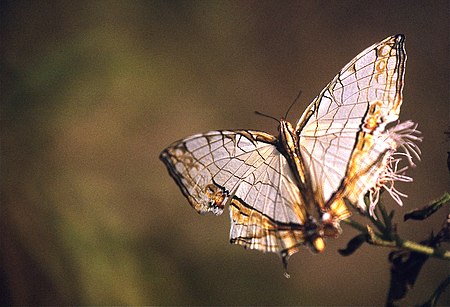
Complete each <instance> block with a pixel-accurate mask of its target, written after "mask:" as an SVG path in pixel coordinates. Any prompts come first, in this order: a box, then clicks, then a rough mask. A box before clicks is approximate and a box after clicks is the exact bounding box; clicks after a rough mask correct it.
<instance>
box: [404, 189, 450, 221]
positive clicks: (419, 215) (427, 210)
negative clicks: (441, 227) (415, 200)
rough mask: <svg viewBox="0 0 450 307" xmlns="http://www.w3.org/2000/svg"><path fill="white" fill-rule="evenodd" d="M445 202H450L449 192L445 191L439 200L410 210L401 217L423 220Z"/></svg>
mask: <svg viewBox="0 0 450 307" xmlns="http://www.w3.org/2000/svg"><path fill="white" fill-rule="evenodd" d="M445 204H450V194H448V193H445V194H444V195H443V196H442V197H441V198H440V199H439V200H437V201H435V202H433V203H432V204H430V205H427V206H425V207H423V208H420V209H415V210H412V211H410V212H408V213H406V214H405V216H404V217H403V219H404V220H405V221H407V220H410V219H411V220H424V219H426V218H427V217H429V216H430V215H432V214H433V213H435V212H436V211H437V210H439V208H441V207H442V206H443V205H445Z"/></svg>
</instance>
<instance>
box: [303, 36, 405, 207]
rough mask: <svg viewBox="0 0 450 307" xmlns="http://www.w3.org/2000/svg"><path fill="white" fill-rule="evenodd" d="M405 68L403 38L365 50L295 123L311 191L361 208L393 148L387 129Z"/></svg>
mask: <svg viewBox="0 0 450 307" xmlns="http://www.w3.org/2000/svg"><path fill="white" fill-rule="evenodd" d="M405 63H406V52H405V49H404V37H403V35H396V36H391V37H388V38H386V39H385V40H383V41H382V42H380V43H377V44H374V45H373V46H371V47H369V48H367V49H366V50H364V51H363V52H362V53H360V54H359V55H358V56H356V57H355V58H354V59H353V60H352V61H351V62H350V63H348V64H347V65H346V66H345V67H344V68H343V69H342V70H341V71H340V72H339V74H338V75H336V76H335V77H334V79H333V80H332V81H331V82H330V83H329V84H328V85H327V86H326V87H325V88H324V89H323V90H322V92H321V93H320V95H319V96H317V97H316V98H315V99H314V101H313V102H312V103H311V104H310V106H309V107H308V108H307V110H306V111H305V113H304V114H303V115H302V117H301V119H300V120H299V122H298V124H297V129H296V130H297V133H298V134H299V138H300V140H299V146H300V150H301V154H302V158H303V159H304V161H305V164H306V165H307V167H308V168H309V170H310V172H311V175H312V181H313V187H314V188H315V190H316V192H317V193H321V194H322V196H323V201H324V202H327V201H329V200H330V199H331V198H332V197H333V196H335V193H338V194H339V193H340V194H341V196H342V197H345V198H347V199H348V200H350V201H351V202H352V203H354V204H356V205H357V206H359V207H361V209H365V206H364V203H363V201H362V198H363V196H364V194H365V193H366V192H367V191H368V190H369V189H370V188H371V187H372V186H374V185H375V184H376V180H377V178H378V176H379V174H380V172H382V167H383V165H385V164H386V163H387V161H386V159H387V153H388V151H389V150H391V149H393V147H394V146H395V144H393V142H392V141H391V140H390V139H389V136H388V135H387V134H386V131H385V127H386V125H387V124H388V123H391V122H393V121H395V120H397V119H398V116H399V112H400V106H401V103H402V90H403V78H404V71H405Z"/></svg>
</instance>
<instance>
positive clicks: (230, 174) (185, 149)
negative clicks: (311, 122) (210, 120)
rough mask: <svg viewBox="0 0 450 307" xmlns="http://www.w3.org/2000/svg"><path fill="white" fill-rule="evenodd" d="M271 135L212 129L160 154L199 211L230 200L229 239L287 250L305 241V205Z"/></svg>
mask: <svg viewBox="0 0 450 307" xmlns="http://www.w3.org/2000/svg"><path fill="white" fill-rule="evenodd" d="M275 142H276V139H275V137H273V136H271V135H269V134H266V133H262V132H257V131H244V130H242V131H212V132H208V133H206V134H198V135H194V136H192V137H189V138H187V139H184V140H181V141H179V142H176V143H174V144H172V145H171V146H169V147H168V148H166V149H165V150H164V151H163V152H162V153H161V156H160V158H161V160H162V161H163V162H164V163H165V164H166V166H167V168H168V170H169V172H170V174H171V176H172V177H173V178H174V179H175V181H176V182H177V184H178V185H179V187H180V189H181V191H182V192H183V194H184V195H185V196H186V198H187V199H188V200H189V203H190V204H191V205H192V207H193V208H194V209H195V210H197V211H198V212H199V213H207V212H212V213H214V214H221V213H222V211H223V209H224V206H225V204H229V205H230V216H231V221H232V223H231V224H232V225H231V231H230V239H231V242H233V243H236V244H240V245H243V246H245V247H247V248H251V249H258V250H262V251H270V252H279V253H281V254H283V255H287V256H289V255H291V254H293V253H294V252H296V251H297V248H298V245H299V244H300V243H302V242H303V241H304V236H303V225H304V223H305V219H306V215H307V214H306V212H305V209H304V206H303V205H302V204H301V203H300V201H301V200H300V198H299V197H300V194H299V190H298V187H297V185H296V184H295V181H294V176H293V174H292V171H291V170H290V168H289V165H288V162H287V160H286V158H285V157H284V156H283V155H282V154H280V152H279V151H278V150H277V148H276V146H275Z"/></svg>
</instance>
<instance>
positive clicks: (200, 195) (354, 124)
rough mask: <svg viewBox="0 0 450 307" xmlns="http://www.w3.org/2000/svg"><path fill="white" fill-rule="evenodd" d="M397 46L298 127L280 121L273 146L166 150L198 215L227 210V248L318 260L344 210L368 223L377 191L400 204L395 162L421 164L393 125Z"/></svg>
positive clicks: (361, 60) (250, 139)
mask: <svg viewBox="0 0 450 307" xmlns="http://www.w3.org/2000/svg"><path fill="white" fill-rule="evenodd" d="M404 40H405V38H404V36H403V35H401V34H399V35H395V36H390V37H387V38H386V39H384V40H383V41H381V42H379V43H376V44H374V45H372V46H371V47H369V48H367V49H366V50H364V51H363V52H361V53H360V54H359V55H358V56H356V57H355V58H354V59H353V60H351V61H350V62H349V63H348V64H347V65H346V66H345V67H344V68H343V69H342V70H341V71H340V72H339V73H338V74H337V75H336V76H335V77H334V78H333V79H332V80H331V82H330V83H328V85H327V86H325V88H324V89H323V90H322V91H321V92H320V94H319V95H318V96H317V97H316V98H315V99H314V100H313V101H312V103H311V104H310V105H309V106H308V107H307V109H306V111H305V112H304V113H303V115H302V116H301V117H300V119H299V121H298V122H297V124H296V125H295V127H294V126H293V125H292V124H291V123H289V122H288V121H286V120H285V119H281V120H280V121H279V134H278V136H273V135H270V134H268V133H265V132H262V131H253V130H225V131H210V132H207V133H204V134H196V135H193V136H191V137H188V138H185V139H183V140H180V141H178V142H175V143H173V144H172V145H170V146H169V147H167V148H166V149H164V150H163V151H162V153H161V154H160V159H161V160H162V161H163V162H164V163H165V165H166V167H167V169H168V171H169V173H170V175H171V176H172V177H173V179H174V180H175V182H176V183H177V184H178V186H179V187H180V189H181V191H182V193H183V194H184V196H185V197H186V198H187V200H188V201H189V203H190V205H191V206H192V207H193V208H194V209H195V210H196V211H197V212H199V213H201V214H204V213H208V212H212V213H213V214H216V215H219V214H222V212H223V210H224V208H225V207H226V206H228V207H229V212H230V219H231V230H230V242H231V243H235V244H239V245H242V246H244V247H245V248H249V249H256V250H260V251H263V252H274V253H278V254H280V255H281V256H282V259H283V261H284V262H285V263H287V259H288V258H289V257H290V256H291V255H292V254H294V253H296V252H298V251H299V249H300V246H302V245H307V246H309V247H310V248H311V250H312V251H314V252H321V251H323V250H324V248H325V238H327V237H337V236H338V235H339V234H340V233H341V227H340V225H339V224H340V221H342V220H343V219H346V218H348V217H350V215H351V211H350V206H354V207H356V208H358V209H359V210H360V211H363V212H366V213H369V214H373V210H374V208H375V205H376V203H377V201H378V197H379V193H380V190H382V189H383V188H384V189H386V190H388V192H389V194H391V195H392V196H393V198H394V199H395V200H396V201H397V202H399V204H401V198H400V196H405V195H404V194H402V193H400V192H399V191H397V190H396V189H395V188H394V187H393V183H394V181H411V178H409V177H407V176H405V175H403V171H404V169H403V168H402V169H398V163H399V161H400V159H401V157H402V156H406V157H407V158H408V161H410V163H411V164H413V163H412V156H416V157H419V154H420V150H419V149H418V147H417V146H416V145H415V141H417V140H419V139H420V138H419V137H417V135H416V134H417V130H416V125H415V124H414V123H413V122H411V121H406V122H404V123H398V118H399V113H400V106H401V104H402V101H403V93H402V91H403V86H404V74H405V64H406V51H405V47H404ZM389 126H391V127H389ZM400 148H403V149H404V152H403V153H400V154H398V153H396V152H397V150H398V149H400ZM399 156H400V158H399ZM366 194H367V195H369V199H370V204H369V205H366V203H365V201H364V197H365V195H366Z"/></svg>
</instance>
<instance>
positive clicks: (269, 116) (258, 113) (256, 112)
mask: <svg viewBox="0 0 450 307" xmlns="http://www.w3.org/2000/svg"><path fill="white" fill-rule="evenodd" d="M255 114H256V115H261V116H264V117H267V118H270V119H273V120H275V121H276V122H277V123H279V122H280V121H279V120H278V119H276V118H275V117H273V116H271V115H267V114H264V113H261V112H259V111H255Z"/></svg>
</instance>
